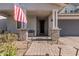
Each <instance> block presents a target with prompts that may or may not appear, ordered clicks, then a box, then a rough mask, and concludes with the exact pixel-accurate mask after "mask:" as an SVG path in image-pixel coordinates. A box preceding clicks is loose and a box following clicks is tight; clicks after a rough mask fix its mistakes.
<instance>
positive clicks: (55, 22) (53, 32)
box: [51, 9, 60, 43]
mask: <svg viewBox="0 0 79 59" xmlns="http://www.w3.org/2000/svg"><path fill="white" fill-rule="evenodd" d="M57 13H58V10H56V9H55V10H53V11H52V19H53V21H52V22H53V23H52V30H51V38H52V41H53V43H57V42H58V39H59V37H60V29H59V28H58V14H57Z"/></svg>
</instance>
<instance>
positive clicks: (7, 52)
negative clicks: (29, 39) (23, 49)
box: [0, 43, 16, 56]
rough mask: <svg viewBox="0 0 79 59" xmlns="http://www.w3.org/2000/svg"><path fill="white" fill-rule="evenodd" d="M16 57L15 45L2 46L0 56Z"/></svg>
mask: <svg viewBox="0 0 79 59" xmlns="http://www.w3.org/2000/svg"><path fill="white" fill-rule="evenodd" d="M15 55H16V47H15V45H14V44H10V43H5V44H4V45H3V46H2V50H1V51H0V56H15Z"/></svg>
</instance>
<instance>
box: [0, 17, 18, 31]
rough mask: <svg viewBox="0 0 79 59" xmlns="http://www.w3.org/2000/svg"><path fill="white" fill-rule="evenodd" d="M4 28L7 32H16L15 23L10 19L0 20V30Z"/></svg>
mask: <svg viewBox="0 0 79 59" xmlns="http://www.w3.org/2000/svg"><path fill="white" fill-rule="evenodd" d="M6 27H7V31H8V32H17V30H16V23H15V22H14V20H12V19H5V20H4V19H2V20H0V29H2V30H5V29H6Z"/></svg>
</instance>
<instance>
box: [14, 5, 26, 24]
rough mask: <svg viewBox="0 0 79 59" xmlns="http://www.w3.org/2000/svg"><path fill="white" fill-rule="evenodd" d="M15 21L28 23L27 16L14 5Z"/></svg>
mask: <svg viewBox="0 0 79 59" xmlns="http://www.w3.org/2000/svg"><path fill="white" fill-rule="evenodd" d="M14 19H15V21H18V22H23V23H25V24H26V23H27V19H26V15H25V14H24V12H23V10H22V8H20V6H18V5H14Z"/></svg>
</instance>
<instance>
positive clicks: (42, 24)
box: [37, 18, 48, 36]
mask: <svg viewBox="0 0 79 59" xmlns="http://www.w3.org/2000/svg"><path fill="white" fill-rule="evenodd" d="M47 35H48V20H47V18H43V19H40V18H38V19H37V36H47Z"/></svg>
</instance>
